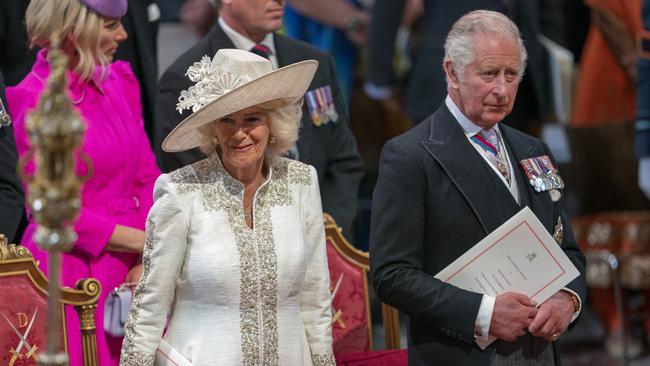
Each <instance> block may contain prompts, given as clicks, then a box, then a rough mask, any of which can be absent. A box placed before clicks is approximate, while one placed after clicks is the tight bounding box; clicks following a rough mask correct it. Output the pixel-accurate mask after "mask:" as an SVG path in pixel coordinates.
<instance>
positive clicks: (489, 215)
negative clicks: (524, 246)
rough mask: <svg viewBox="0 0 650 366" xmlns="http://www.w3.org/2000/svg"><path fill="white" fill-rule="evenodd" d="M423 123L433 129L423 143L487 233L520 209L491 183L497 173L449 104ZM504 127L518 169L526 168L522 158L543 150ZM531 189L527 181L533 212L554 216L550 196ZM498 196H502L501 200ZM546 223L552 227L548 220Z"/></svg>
mask: <svg viewBox="0 0 650 366" xmlns="http://www.w3.org/2000/svg"><path fill="white" fill-rule="evenodd" d="M423 123H429V131H428V136H426V139H425V140H423V141H421V145H422V146H423V147H424V149H425V150H426V151H427V152H428V153H429V154H430V155H431V157H432V158H433V159H435V160H436V161H437V162H438V163H439V165H440V166H441V167H442V169H443V171H444V172H445V174H447V175H448V176H449V178H450V179H451V181H452V183H453V184H454V186H456V188H457V189H458V190H459V191H460V193H461V195H462V196H463V198H464V199H465V201H466V202H467V204H468V205H469V207H470V208H471V210H472V212H473V213H474V215H475V216H476V218H477V220H478V221H479V223H480V225H481V227H482V228H483V230H484V231H485V234H488V233H490V232H492V231H493V230H494V229H496V228H497V227H499V226H500V225H501V224H502V223H503V222H505V221H506V220H507V219H509V218H510V216H509V215H510V213H509V212H512V210H517V209H518V207H517V203H516V202H515V200H514V198H513V197H512V194H510V192H509V191H508V189H507V188H506V187H505V186H503V185H500V184H491V182H492V181H493V178H494V177H492V176H490V174H494V173H493V171H492V170H491V169H489V167H486V166H485V161H484V160H483V158H481V156H480V155H479V154H478V153H477V152H476V149H474V147H473V146H471V143H470V142H469V141H468V140H467V138H466V137H465V134H464V132H463V129H462V128H461V127H460V125H459V124H458V123H457V121H456V120H455V119H454V117H453V115H452V114H451V112H450V111H449V109H448V108H447V107H446V106H445V105H442V106H441V107H440V108H439V109H438V110H437V111H436V112H435V113H434V114H433V115H432V116H431V117H429V119H427V120H426V121H425V122H423ZM500 127H501V131H502V133H503V137H504V140H505V141H507V142H508V143H509V148H510V150H511V151H512V154H513V156H514V157H515V160H516V161H513V167H514V169H519V170H521V169H522V168H521V166H520V164H519V161H520V160H521V159H526V158H529V157H532V156H536V154H537V155H541V154H539V152H538V151H537V150H539V149H535V148H534V147H533V146H531V145H530V144H529V143H527V142H526V141H525V140H524V139H523V138H522V137H521V136H523V134H521V133H518V132H517V131H514V130H513V129H511V128H509V127H507V126H504V125H502V126H500ZM522 173H523V172H522ZM531 189H532V187H530V185H529V184H526V190H527V191H528V192H529V193H530V196H531V201H532V202H531V204H532V206H533V207H532V209H533V211H534V212H536V213H538V212H548V213H549V215H550V214H551V212H552V211H551V206H550V205H551V204H552V203H551V200H550V198H548V197H547V196H548V195H539V194H537V195H536V196H535V195H534V194H533V193H531V192H530V190H531ZM495 197H501V198H499V199H498V201H497V200H495ZM546 201H548V202H546ZM495 202H496V204H495ZM538 216H539V214H538ZM549 217H550V216H549ZM540 219H541V217H540ZM544 221H546V220H544ZM548 222H551V220H549V221H548ZM545 225H546V226H547V228H548V225H547V224H546V222H545Z"/></svg>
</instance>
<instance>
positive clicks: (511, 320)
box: [490, 292, 571, 342]
mask: <svg viewBox="0 0 650 366" xmlns="http://www.w3.org/2000/svg"><path fill="white" fill-rule="evenodd" d="M569 301H571V300H570V299H569ZM536 305H537V304H536V303H535V302H534V301H533V300H531V299H529V298H528V296H526V295H523V294H519V293H516V292H506V293H503V294H501V295H498V296H497V297H496V299H495V301H494V310H493V311H492V320H490V335H492V336H495V337H497V338H499V339H503V340H506V341H509V342H514V341H515V340H517V337H519V336H522V335H524V334H525V333H526V330H527V329H528V326H529V324H530V322H531V320H532V319H533V318H535V316H536V315H537V313H538V310H537V308H536V307H535V306H536Z"/></svg>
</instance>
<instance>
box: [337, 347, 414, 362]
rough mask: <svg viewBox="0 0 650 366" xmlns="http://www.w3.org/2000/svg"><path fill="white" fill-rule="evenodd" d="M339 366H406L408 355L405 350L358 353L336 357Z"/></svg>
mask: <svg viewBox="0 0 650 366" xmlns="http://www.w3.org/2000/svg"><path fill="white" fill-rule="evenodd" d="M336 364H337V365H338V366H402V365H403V366H406V365H408V354H407V352H406V350H405V349H397V350H385V351H372V352H357V353H348V354H345V355H337V356H336Z"/></svg>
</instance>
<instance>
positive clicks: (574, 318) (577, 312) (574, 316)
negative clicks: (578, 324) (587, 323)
mask: <svg viewBox="0 0 650 366" xmlns="http://www.w3.org/2000/svg"><path fill="white" fill-rule="evenodd" d="M562 291H566V292H568V293H570V294H572V295H573V296H575V297H576V298H577V299H578V302H579V303H580V307H578V311H576V312H574V313H573V316H572V317H571V322H570V323H573V321H574V320H576V319H578V315H580V312H581V311H582V299H581V298H580V296H578V294H577V293H576V292H575V291H573V290H571V289H568V288H566V287H563V288H562Z"/></svg>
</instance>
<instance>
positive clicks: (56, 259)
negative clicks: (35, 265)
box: [20, 42, 90, 366]
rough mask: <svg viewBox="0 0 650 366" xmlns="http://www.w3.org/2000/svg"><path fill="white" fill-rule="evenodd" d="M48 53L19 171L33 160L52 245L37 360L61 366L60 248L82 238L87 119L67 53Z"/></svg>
mask: <svg viewBox="0 0 650 366" xmlns="http://www.w3.org/2000/svg"><path fill="white" fill-rule="evenodd" d="M55 43H56V42H53V44H55ZM48 57H49V62H50V77H49V79H48V82H47V86H46V89H45V91H44V92H43V94H42V96H41V99H40V101H39V104H38V107H37V108H36V110H34V111H33V112H32V113H30V114H29V115H28V116H27V122H26V130H27V133H28V135H29V141H30V144H31V150H30V151H29V152H28V154H27V155H26V156H25V157H24V158H23V159H21V162H20V173H21V174H24V169H25V165H26V163H27V162H28V161H30V160H33V161H34V164H35V168H36V169H35V172H34V174H33V175H29V176H23V179H24V180H26V182H27V185H28V191H29V194H28V198H27V201H28V204H29V208H30V210H31V213H32V215H33V216H34V220H35V221H36V222H37V223H38V228H37V230H36V233H35V234H34V240H35V241H36V243H37V244H38V245H39V246H40V247H41V248H43V249H44V250H47V251H48V277H49V283H50V285H49V289H48V292H49V299H48V314H47V349H46V352H44V353H42V354H40V355H39V358H38V363H39V365H42V366H46V365H49V366H59V365H67V363H68V357H67V355H66V354H65V353H64V352H62V350H61V339H60V337H61V332H60V329H61V328H60V324H61V313H60V302H59V298H60V288H61V251H67V250H70V249H71V248H72V245H73V243H74V242H75V240H76V239H77V235H76V233H75V232H74V230H73V228H72V224H73V223H74V220H75V219H76V217H77V214H78V213H79V209H80V207H81V199H80V196H79V193H80V188H81V184H82V183H83V181H84V180H85V178H84V177H79V176H77V174H76V159H75V152H76V150H77V148H78V147H79V146H80V145H81V142H82V137H83V133H84V130H85V125H84V123H83V122H82V121H81V119H80V118H79V116H78V115H77V113H76V112H75V111H74V110H73V109H72V104H71V102H70V99H69V98H68V95H67V93H66V74H65V73H66V67H67V63H68V60H67V57H66V56H65V54H63V52H62V51H60V50H59V49H58V48H57V47H56V46H54V47H52V48H51V49H50V51H49V55H48ZM80 156H82V158H83V155H80ZM88 168H89V170H90V164H88ZM89 175H90V173H89Z"/></svg>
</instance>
